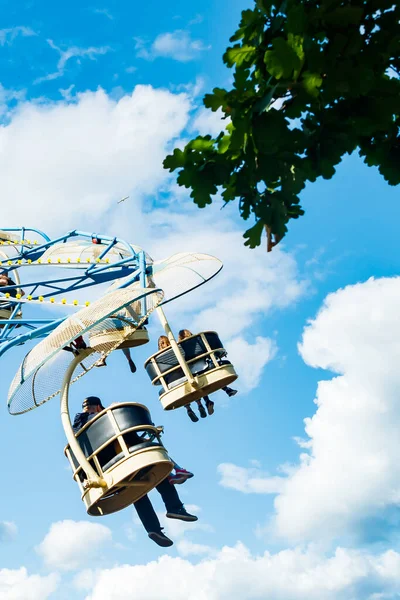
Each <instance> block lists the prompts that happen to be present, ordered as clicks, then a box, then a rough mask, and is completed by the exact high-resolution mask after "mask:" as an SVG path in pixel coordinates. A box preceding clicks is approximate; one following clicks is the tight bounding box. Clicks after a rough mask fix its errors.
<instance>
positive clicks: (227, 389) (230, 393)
mask: <svg viewBox="0 0 400 600" xmlns="http://www.w3.org/2000/svg"><path fill="white" fill-rule="evenodd" d="M222 389H223V390H224V392H225V393H226V394H228V396H235V394H237V390H234V389H233V388H231V387H228V386H227V385H226V386H225V387H223V388H222Z"/></svg>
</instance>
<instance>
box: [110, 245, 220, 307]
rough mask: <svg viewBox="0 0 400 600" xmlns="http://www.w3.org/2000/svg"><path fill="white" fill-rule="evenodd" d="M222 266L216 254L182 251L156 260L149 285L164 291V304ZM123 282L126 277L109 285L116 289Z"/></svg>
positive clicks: (199, 283) (188, 290)
mask: <svg viewBox="0 0 400 600" xmlns="http://www.w3.org/2000/svg"><path fill="white" fill-rule="evenodd" d="M222 267H223V264H222V262H221V261H220V260H219V259H218V258H215V256H211V255H209V254H200V253H194V252H181V253H179V254H173V255H172V256H170V257H169V258H166V259H164V260H159V261H155V262H154V263H153V275H152V276H151V277H149V278H148V279H149V284H148V285H149V286H150V285H154V286H155V287H157V288H160V289H162V290H163V291H164V300H163V304H165V303H166V302H169V301H171V300H173V299H174V298H178V297H179V296H182V295H183V294H186V293H187V292H190V291H191V290H194V289H195V288H197V287H199V286H200V285H202V284H203V283H206V282H207V281H209V280H210V279H212V277H214V276H215V275H217V273H219V272H220V270H221V269H222ZM123 282H124V279H119V280H118V281H116V282H114V283H113V284H112V285H111V286H110V287H109V290H113V289H115V288H116V287H117V286H119V285H121V284H123ZM139 285H140V284H139V283H138V282H136V283H133V284H131V285H130V286H128V288H127V289H129V288H130V289H136V288H137V287H138V286H139Z"/></svg>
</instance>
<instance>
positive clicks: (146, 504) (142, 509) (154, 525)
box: [133, 494, 161, 533]
mask: <svg viewBox="0 0 400 600" xmlns="http://www.w3.org/2000/svg"><path fill="white" fill-rule="evenodd" d="M133 506H134V507H135V508H136V512H137V514H138V517H139V519H140V520H141V521H142V524H143V527H144V528H145V530H146V531H147V533H149V532H150V531H161V525H160V521H159V520H158V517H157V515H156V512H155V510H154V508H153V505H152V503H151V502H150V498H149V497H148V496H147V494H146V495H145V496H143V497H142V498H140V500H138V501H137V502H135V503H134V504H133Z"/></svg>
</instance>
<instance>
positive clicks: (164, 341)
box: [158, 335, 171, 350]
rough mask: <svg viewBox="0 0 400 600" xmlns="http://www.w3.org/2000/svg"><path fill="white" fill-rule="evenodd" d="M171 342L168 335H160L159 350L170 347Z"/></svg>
mask: <svg viewBox="0 0 400 600" xmlns="http://www.w3.org/2000/svg"><path fill="white" fill-rule="evenodd" d="M170 345H171V344H170V342H169V339H168V338H167V336H166V335H160V337H159V338H158V349H159V350H165V348H169V347H170Z"/></svg>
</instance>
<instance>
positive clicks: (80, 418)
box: [72, 413, 89, 435]
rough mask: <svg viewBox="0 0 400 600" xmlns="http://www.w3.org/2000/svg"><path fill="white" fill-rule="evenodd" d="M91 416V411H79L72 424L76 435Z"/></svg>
mask: <svg viewBox="0 0 400 600" xmlns="http://www.w3.org/2000/svg"><path fill="white" fill-rule="evenodd" d="M88 418H89V413H77V414H76V415H75V418H74V422H73V424H72V429H73V430H74V433H75V435H76V434H77V433H78V431H79V430H80V429H82V427H83V426H84V425H86V423H87V421H88Z"/></svg>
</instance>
